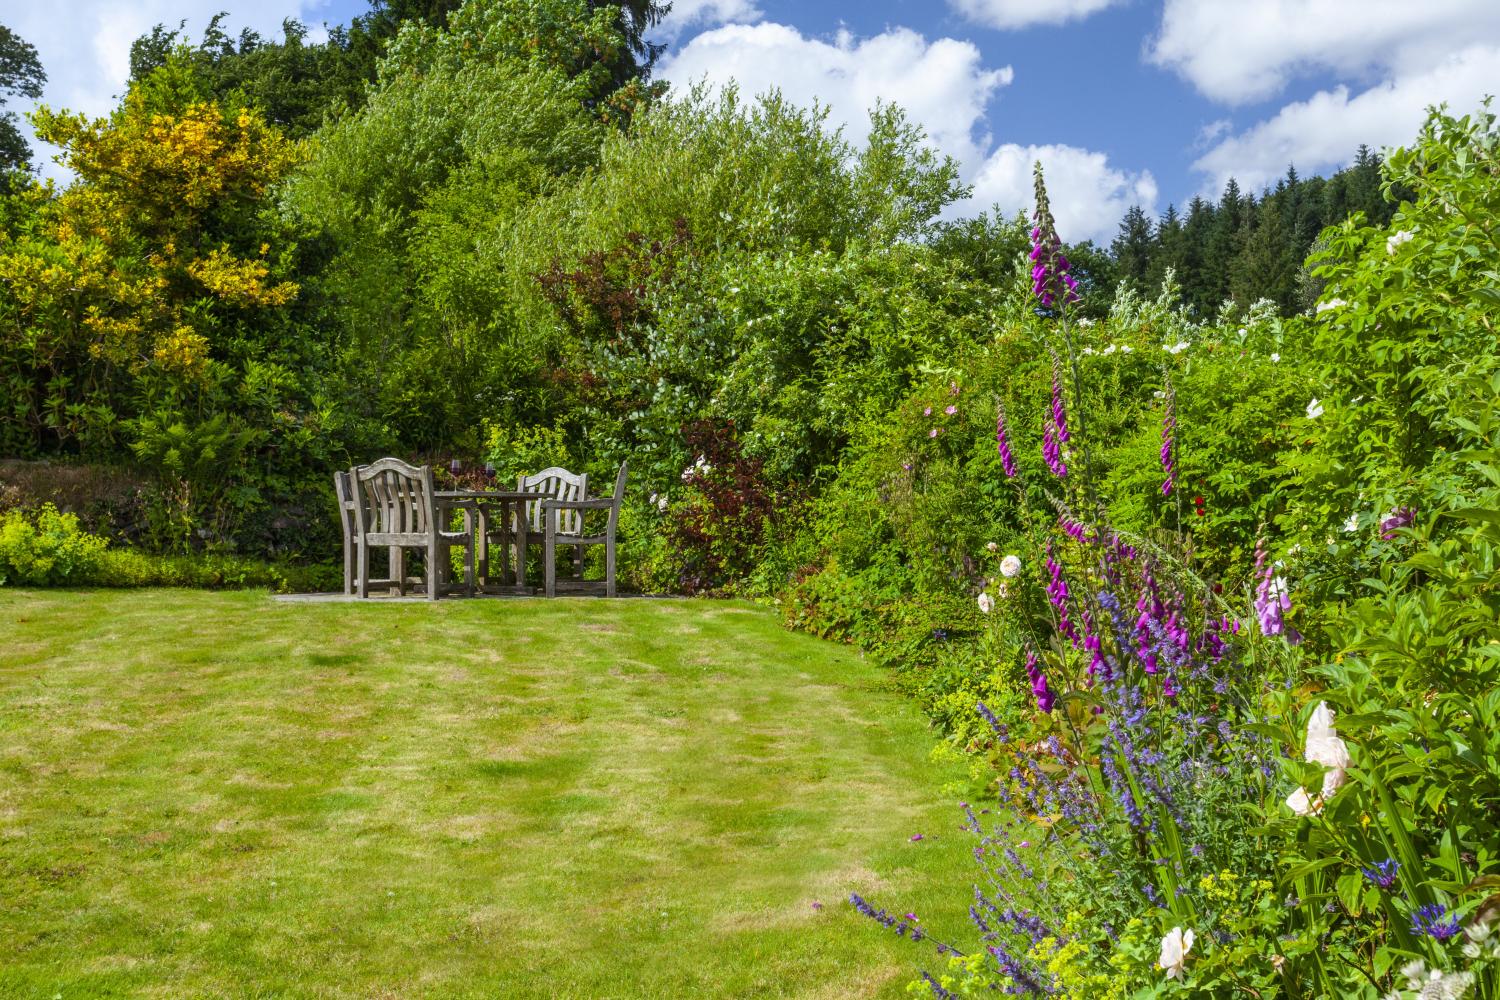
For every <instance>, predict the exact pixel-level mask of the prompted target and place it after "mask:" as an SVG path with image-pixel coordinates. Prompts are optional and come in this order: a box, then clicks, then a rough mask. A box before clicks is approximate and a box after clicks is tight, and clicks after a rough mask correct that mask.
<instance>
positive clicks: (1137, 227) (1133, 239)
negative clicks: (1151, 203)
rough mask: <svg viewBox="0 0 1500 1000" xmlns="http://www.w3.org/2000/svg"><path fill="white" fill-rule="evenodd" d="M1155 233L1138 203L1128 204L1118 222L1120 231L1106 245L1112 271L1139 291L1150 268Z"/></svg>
mask: <svg viewBox="0 0 1500 1000" xmlns="http://www.w3.org/2000/svg"><path fill="white" fill-rule="evenodd" d="M1155 236H1156V233H1155V232H1154V227H1153V226H1152V225H1151V220H1150V219H1149V218H1147V216H1146V213H1145V211H1144V210H1143V209H1142V208H1141V206H1139V205H1131V206H1130V210H1129V211H1128V212H1126V213H1125V219H1124V221H1122V222H1121V223H1120V232H1119V234H1118V235H1116V236H1115V238H1114V242H1112V243H1111V244H1110V245H1109V249H1110V253H1112V254H1113V255H1114V258H1115V274H1116V276H1117V277H1118V278H1119V280H1120V281H1129V282H1130V283H1131V284H1132V285H1134V286H1135V287H1136V289H1137V290H1138V291H1139V290H1142V289H1143V288H1144V286H1145V284H1146V275H1147V274H1148V273H1149V272H1150V270H1151V255H1152V250H1153V249H1154V246H1153V244H1154V242H1155Z"/></svg>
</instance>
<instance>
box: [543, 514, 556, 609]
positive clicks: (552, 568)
mask: <svg viewBox="0 0 1500 1000" xmlns="http://www.w3.org/2000/svg"><path fill="white" fill-rule="evenodd" d="M549 513H551V512H550V511H549ZM542 579H543V580H544V581H545V583H546V588H547V589H546V594H547V596H548V597H556V596H557V539H556V538H555V537H553V533H552V522H551V521H548V522H547V534H546V536H545V538H544V540H543V542H542Z"/></svg>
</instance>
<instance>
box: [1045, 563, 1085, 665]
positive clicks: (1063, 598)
mask: <svg viewBox="0 0 1500 1000" xmlns="http://www.w3.org/2000/svg"><path fill="white" fill-rule="evenodd" d="M1047 573H1048V575H1049V576H1050V577H1051V582H1049V583H1048V584H1047V600H1049V601H1051V602H1052V606H1053V607H1054V608H1056V609H1057V631H1058V633H1059V634H1060V635H1063V636H1066V637H1067V638H1068V639H1069V640H1070V641H1071V642H1072V643H1073V644H1074V645H1075V646H1076V645H1077V644H1078V629H1077V627H1075V626H1074V624H1073V619H1071V618H1069V617H1068V581H1066V580H1064V579H1063V570H1062V563H1060V562H1058V561H1057V560H1056V559H1055V558H1054V557H1053V555H1052V543H1051V542H1048V543H1047Z"/></svg>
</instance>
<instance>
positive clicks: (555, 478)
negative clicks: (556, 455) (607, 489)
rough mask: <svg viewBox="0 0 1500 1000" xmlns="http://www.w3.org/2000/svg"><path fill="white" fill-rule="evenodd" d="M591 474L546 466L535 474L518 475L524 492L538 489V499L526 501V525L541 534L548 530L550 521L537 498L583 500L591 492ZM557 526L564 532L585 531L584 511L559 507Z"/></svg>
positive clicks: (575, 533)
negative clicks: (589, 490)
mask: <svg viewBox="0 0 1500 1000" xmlns="http://www.w3.org/2000/svg"><path fill="white" fill-rule="evenodd" d="M588 486H589V474H588V473H587V472H580V473H578V474H576V475H575V474H574V473H571V472H569V471H568V470H567V469H559V468H557V467H556V466H554V467H552V468H550V469H543V470H542V471H541V472H538V473H537V474H536V475H534V476H518V477H517V478H516V489H518V490H520V491H521V492H523V493H535V494H536V495H537V500H528V501H526V525H527V530H528V531H533V532H535V533H536V535H537V537H538V538H540V537H541V536H542V534H543V533H544V532H545V531H546V530H547V521H546V518H545V516H544V515H543V513H542V505H541V504H540V503H539V502H538V501H539V500H541V499H544V498H550V499H553V500H582V499H583V498H584V497H585V496H587V495H588ZM557 530H558V532H559V533H561V534H564V535H577V534H579V533H581V532H582V531H583V514H582V513H581V512H580V511H576V510H563V511H558V515H557Z"/></svg>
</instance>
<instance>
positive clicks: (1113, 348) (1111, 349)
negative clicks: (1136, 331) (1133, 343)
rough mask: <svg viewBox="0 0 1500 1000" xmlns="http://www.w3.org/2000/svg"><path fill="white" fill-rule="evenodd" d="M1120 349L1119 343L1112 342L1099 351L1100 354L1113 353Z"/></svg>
mask: <svg viewBox="0 0 1500 1000" xmlns="http://www.w3.org/2000/svg"><path fill="white" fill-rule="evenodd" d="M1119 349H1120V346H1119V345H1118V344H1110V345H1109V346H1108V347H1106V348H1105V349H1104V350H1102V351H1100V352H1099V353H1100V354H1113V353H1115V352H1116V351H1118V350H1119Z"/></svg>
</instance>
